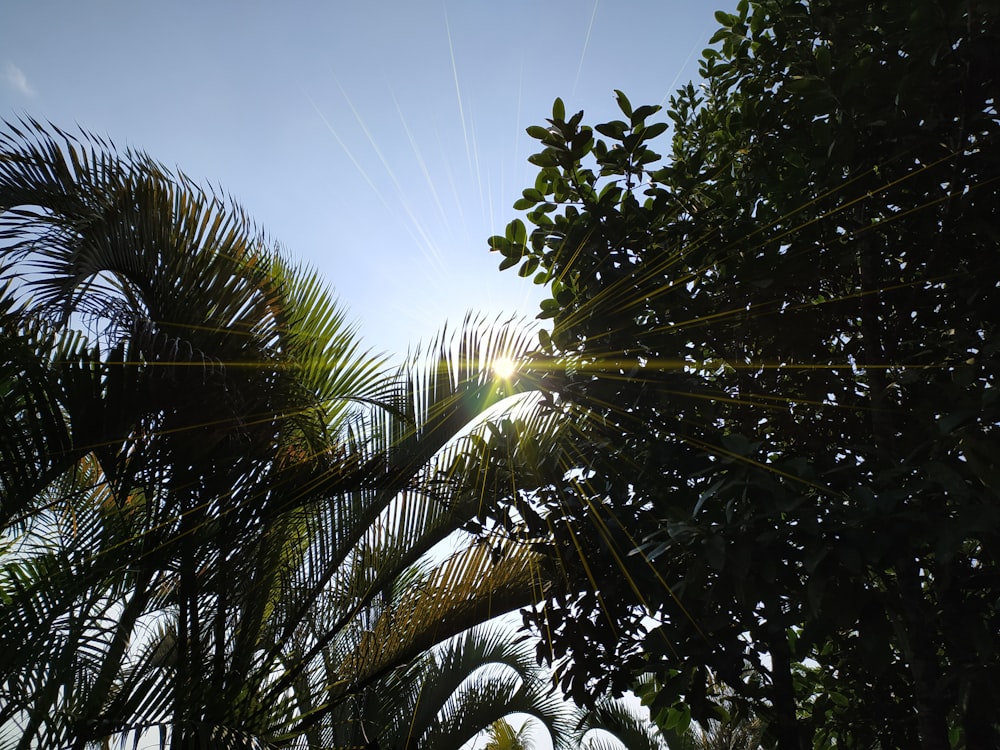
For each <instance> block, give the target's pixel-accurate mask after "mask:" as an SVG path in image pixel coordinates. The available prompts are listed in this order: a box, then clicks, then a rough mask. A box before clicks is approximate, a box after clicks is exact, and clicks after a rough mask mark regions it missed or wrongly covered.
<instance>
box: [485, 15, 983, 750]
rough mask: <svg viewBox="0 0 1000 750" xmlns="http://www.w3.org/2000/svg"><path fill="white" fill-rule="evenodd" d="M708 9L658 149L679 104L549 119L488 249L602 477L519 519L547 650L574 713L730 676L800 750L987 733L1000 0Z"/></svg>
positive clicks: (542, 501)
mask: <svg viewBox="0 0 1000 750" xmlns="http://www.w3.org/2000/svg"><path fill="white" fill-rule="evenodd" d="M717 18H718V19H719V20H720V22H721V23H722V28H721V29H720V30H719V31H718V32H717V33H716V35H715V36H714V37H713V39H712V42H713V44H715V45H716V46H715V47H713V48H711V49H708V50H706V51H705V53H704V59H703V62H702V74H703V77H704V79H705V82H704V85H703V86H702V87H701V88H696V87H695V86H693V85H688V86H686V87H684V88H682V89H681V90H680V91H678V92H677V94H676V96H675V97H673V98H672V99H671V102H670V107H669V109H668V111H667V112H666V115H667V117H668V118H669V121H670V125H671V130H672V141H671V142H670V143H668V144H664V146H665V148H664V150H666V151H668V152H669V156H668V158H667V159H665V160H661V157H660V155H659V154H657V153H655V152H654V151H653V150H652V149H653V146H654V145H655V143H654V142H653V141H654V139H655V138H657V136H661V135H662V134H663V133H664V131H665V130H666V127H665V125H664V124H662V123H658V122H650V121H649V120H650V118H651V117H653V116H654V115H655V114H656V112H657V108H656V107H633V106H632V104H631V103H630V102H629V101H628V100H627V98H626V97H625V95H624V94H622V93H621V92H618V93H617V97H618V103H619V107H620V109H621V112H622V119H620V120H615V121H613V122H609V123H604V124H601V125H597V126H596V127H594V128H590V127H588V126H585V125H583V124H582V122H583V115H582V113H577V114H575V115H573V116H571V117H569V118H566V116H565V114H564V111H563V110H564V107H563V104H562V103H561V102H558V101H557V102H556V106H555V107H554V110H553V116H552V118H551V119H550V120H549V121H548V125H547V126H546V127H544V128H531V129H529V134H530V135H532V136H533V137H534V138H536V139H537V140H539V141H540V143H541V146H542V150H541V151H540V152H539V153H537V154H535V155H534V156H532V157H531V158H530V161H531V162H532V163H533V164H535V165H537V166H539V167H540V171H539V174H538V178H537V179H536V181H535V184H534V185H533V187H531V188H529V189H528V190H525V191H524V194H523V198H522V199H521V200H519V201H518V202H517V204H515V207H516V208H519V209H524V210H527V214H526V218H527V220H528V222H529V223H530V225H531V227H532V228H531V229H530V230H529V229H528V228H526V226H525V225H524V223H523V222H521V221H520V220H514V221H513V222H511V224H510V225H509V226H508V228H507V232H506V234H505V236H503V237H494V238H492V239H491V240H490V245H491V247H492V248H493V249H495V250H498V251H499V252H500V253H501V254H502V255H503V256H504V260H503V262H502V263H501V267H502V268H505V267H515V266H516V267H518V270H519V273H520V274H521V275H524V276H533V277H534V280H535V281H536V283H541V284H547V285H548V286H549V288H550V290H551V298H550V299H548V300H546V301H544V302H543V303H542V311H541V315H540V317H541V318H543V319H549V320H551V321H552V330H551V333H545V334H543V335H542V337H541V341H540V344H541V347H540V353H539V355H538V357H537V359H536V362H535V372H536V374H537V377H538V383H539V385H540V387H541V388H542V389H543V390H545V391H546V392H547V393H548V398H549V402H550V404H551V405H552V406H554V407H555V408H559V409H562V410H564V411H566V412H567V413H572V414H573V419H574V421H575V430H576V434H575V440H574V442H573V445H572V446H571V447H569V448H567V449H566V450H567V451H568V453H567V455H565V456H563V462H564V464H563V465H564V466H578V467H585V468H582V470H581V471H578V472H569V473H563V474H561V475H560V474H559V473H556V474H555V475H554V476H555V478H554V479H553V480H552V481H551V482H549V483H547V484H544V486H542V487H541V489H540V490H539V491H538V492H536V493H535V494H534V500H533V502H532V503H521V504H520V506H519V511H520V513H521V514H522V515H523V516H524V517H525V518H526V520H527V523H528V524H529V525H532V526H534V527H535V528H536V529H537V530H538V531H539V533H540V532H541V531H543V530H548V531H550V532H551V533H552V534H553V535H554V538H555V544H556V551H557V553H558V554H559V555H561V556H562V559H563V562H564V564H565V568H566V569H567V571H568V575H569V576H570V579H569V580H567V582H566V586H565V588H564V589H563V590H562V591H561V592H555V593H554V594H553V596H551V597H550V598H549V600H548V601H547V603H546V605H545V606H544V607H543V608H540V609H539V610H538V611H537V612H536V613H534V614H533V615H531V616H530V617H529V619H530V620H532V621H533V622H534V623H535V624H536V625H537V626H538V628H539V629H540V632H541V633H542V634H543V635H544V636H545V638H546V644H545V646H544V647H543V648H542V649H541V653H544V654H545V655H547V657H548V658H553V659H555V660H556V661H557V662H560V663H563V666H564V669H563V672H562V679H563V686H564V688H565V689H566V691H567V692H568V693H569V694H570V695H572V696H574V697H576V698H578V699H586V698H587V696H588V695H593V694H597V693H600V692H602V691H604V690H606V689H609V688H610V689H612V690H619V689H622V688H624V687H626V686H627V685H628V684H629V683H630V682H631V680H633V679H634V677H635V676H636V675H637V674H640V673H642V672H646V671H651V672H653V673H654V674H655V675H656V677H657V679H658V687H657V688H656V689H653V690H651V691H649V698H650V700H651V701H652V703H653V707H654V709H655V711H656V712H658V713H659V715H660V718H661V720H662V721H663V722H664V723H672V724H677V723H678V722H679V723H683V722H684V721H685V720H686V716H687V712H688V711H690V712H691V715H693V716H694V717H695V718H702V717H707V716H710V715H712V713H713V712H717V711H718V708H716V707H713V702H712V701H711V700H710V698H711V695H710V693H711V689H710V688H709V685H711V684H713V683H719V684H724V685H727V686H728V687H729V688H730V689H731V690H733V691H735V692H736V694H737V695H738V696H739V697H740V699H742V700H743V701H744V703H745V705H746V706H752V707H754V709H755V710H757V711H759V712H760V714H761V716H763V717H764V718H766V719H768V721H769V727H768V732H769V735H768V736H769V737H770V741H772V742H775V743H776V744H777V745H778V746H779V747H781V748H787V749H790V748H800V747H806V746H812V745H813V744H815V745H817V746H823V745H824V743H825V742H827V741H828V740H830V739H835V740H836V742H837V744H838V746H842V747H874V746H880V747H916V746H920V747H923V748H946V747H949V746H951V747H970V748H973V747H987V746H996V744H997V743H998V742H1000V734H998V726H997V724H996V720H995V706H996V705H997V704H998V703H1000V690H998V688H997V686H998V685H1000V638H998V635H997V634H998V632H1000V611H998V606H1000V605H998V602H1000V565H998V563H1000V560H998V559H997V554H998V549H1000V547H998V545H1000V503H998V492H1000V467H998V465H997V456H998V455H1000V436H998V429H1000V399H998V396H997V394H998V391H997V385H998V384H997V377H998V374H1000V370H998V366H1000V362H998V356H997V354H998V352H997V322H998V319H1000V312H998V311H1000V284H998V279H1000V247H998V244H1000V243H998V240H1000V229H998V227H1000V216H998V211H1000V208H998V207H1000V135H998V133H1000V117H998V114H997V97H998V94H1000V18H998V11H997V9H996V7H995V5H994V4H992V3H987V2H932V1H931V0H916V1H915V2H911V3H906V4H902V5H901V4H899V3H895V2H888V1H887V0H883V1H881V2H862V1H861V0H847V1H840V2H824V1H821V0H816V1H815V2H808V3H807V2H792V1H791V0H761V1H760V2H751V3H748V2H746V0H744V2H741V3H740V5H739V7H738V9H737V11H736V13H733V14H729V13H720V14H718V16H717ZM580 592H583V593H580ZM646 614H652V616H653V617H654V619H655V620H656V621H658V622H659V625H656V626H653V625H652V622H651V621H650V620H648V619H644V616H645V615H646ZM567 659H568V660H567ZM803 664H809V665H811V666H810V668H808V669H807V668H806V667H804V666H803Z"/></svg>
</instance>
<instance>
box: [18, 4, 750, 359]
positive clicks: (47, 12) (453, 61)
mask: <svg viewBox="0 0 1000 750" xmlns="http://www.w3.org/2000/svg"><path fill="white" fill-rule="evenodd" d="M728 6H735V0H732V2H726V1H725V0H716V2H711V0H536V1H535V2H528V1H527V0H507V1H506V2H492V3H488V2H484V1H481V0H461V1H460V0H410V1H408V2H407V1H405V0H351V2H341V1H340V0H327V1H325V2H320V1H319V0H314V1H312V2H305V1H302V2H292V1H289V2H278V1H277V0H273V1H272V2H256V1H249V2H236V1H235V0H199V1H198V2H194V1H192V0H172V1H170V2H153V1H152V0H61V1H57V0H30V1H29V0H10V1H9V2H5V3H3V7H2V9H0V115H2V116H3V117H4V118H6V119H11V118H17V117H20V116H23V115H28V116H32V117H35V118H36V119H39V120H42V121H46V120H48V121H51V122H52V123H54V124H56V125H58V126H60V127H63V128H67V129H71V128H73V127H74V126H75V125H79V126H80V127H82V128H84V129H86V130H89V131H92V132H94V133H97V134H100V135H102V136H107V137H110V138H111V139H112V140H113V141H114V142H115V143H116V144H117V145H118V146H119V147H120V148H124V147H126V146H132V147H135V148H138V149H141V150H145V151H147V152H148V153H150V155H152V156H153V157H155V158H156V159H158V160H160V161H161V162H163V163H165V164H167V165H169V166H176V167H178V168H179V169H181V170H183V171H184V172H186V173H187V174H188V175H190V176H191V177H193V178H195V179H196V180H197V181H199V182H202V183H211V184H212V185H217V186H221V188H222V189H223V190H224V191H225V192H227V193H229V194H231V195H232V196H233V197H234V198H236V199H237V200H238V201H239V202H240V203H241V204H242V205H243V206H244V207H245V208H246V209H247V210H248V212H249V213H250V215H251V216H252V217H253V218H254V219H255V220H256V221H257V223H258V224H259V225H260V226H262V227H263V228H264V229H265V230H266V231H267V232H268V233H269V234H270V236H271V237H273V238H274V239H276V240H277V241H279V242H280V243H281V244H282V245H283V246H285V248H286V250H287V252H288V253H289V254H290V255H291V257H293V258H294V259H296V260H300V261H301V262H303V263H306V264H310V265H313V266H315V267H317V268H318V269H319V270H320V272H321V273H322V274H323V276H324V277H325V278H326V279H328V280H329V282H330V283H331V285H332V286H333V287H334V289H335V292H336V294H337V296H338V298H339V299H340V300H341V302H342V303H343V304H344V306H345V307H346V308H347V309H348V311H349V313H350V316H351V317H352V318H353V319H354V320H356V321H357V323H358V325H359V328H360V331H361V334H362V336H363V338H364V340H365V342H366V343H367V345H368V346H370V347H371V348H373V349H375V350H378V351H385V352H390V353H396V354H400V355H401V354H403V353H405V351H406V349H407V347H408V346H410V345H412V344H415V343H417V342H418V341H419V340H426V339H428V338H430V337H431V336H432V335H433V334H434V333H435V332H436V331H437V330H438V329H439V328H440V327H441V325H442V324H444V323H445V321H450V322H451V323H452V324H457V323H458V322H459V321H460V320H461V318H462V317H463V315H464V313H465V312H466V311H467V310H477V311H482V312H484V313H486V314H487V315H489V316H491V317H492V316H495V315H499V314H501V313H511V314H517V313H520V314H523V315H525V316H527V317H529V318H530V317H533V316H534V315H535V313H536V312H537V303H538V301H539V300H540V299H541V297H542V291H541V290H540V289H539V288H537V287H534V286H533V285H532V284H531V282H530V281H529V280H525V279H521V278H519V277H518V276H517V275H516V273H515V272H514V271H506V272H504V273H500V272H499V271H497V270H496V269H497V264H498V263H499V260H500V259H499V257H498V256H496V255H495V254H492V255H491V254H490V253H489V251H488V248H487V244H486V240H487V238H488V237H489V236H490V235H492V234H499V233H502V231H503V227H504V226H505V224H506V223H507V222H508V221H509V220H510V219H512V218H514V217H515V216H516V215H517V213H516V212H515V211H514V210H513V209H512V208H511V207H510V206H511V204H512V203H513V201H514V200H516V199H517V198H519V197H520V193H521V190H522V189H523V188H525V187H528V186H529V185H530V184H532V183H533V181H534V168H533V167H532V166H531V165H530V164H528V163H527V157H528V156H529V155H530V154H531V153H533V151H534V148H533V144H534V143H535V142H534V141H532V140H531V139H530V138H528V136H527V135H526V134H525V133H524V129H525V128H526V127H527V126H528V125H534V124H543V123H544V118H545V117H546V116H547V115H548V114H549V113H550V112H551V104H552V100H553V99H554V98H555V97H557V96H559V97H562V98H563V100H564V101H565V102H566V107H567V110H568V111H569V112H575V111H577V110H580V109H583V110H585V111H586V116H585V117H586V119H585V122H589V123H591V124H593V123H595V122H603V121H605V120H607V119H611V118H613V117H614V116H615V112H616V109H615V105H614V96H613V90H614V89H616V88H618V89H622V90H623V91H624V92H625V93H626V94H627V95H628V96H629V98H630V99H631V101H632V103H633V105H638V104H658V103H661V102H663V101H664V100H665V99H666V98H667V97H668V95H669V94H671V93H672V92H673V91H674V90H675V89H676V88H677V87H678V86H680V85H682V84H684V83H686V82H687V81H689V80H692V79H694V78H696V77H697V60H698V57H699V56H700V52H701V50H702V49H703V48H704V47H705V46H707V41H708V39H709V38H710V36H711V35H712V33H713V32H714V30H715V28H716V23H715V21H714V19H713V12H714V11H715V10H717V9H720V8H723V9H726V10H731V8H729V7H728Z"/></svg>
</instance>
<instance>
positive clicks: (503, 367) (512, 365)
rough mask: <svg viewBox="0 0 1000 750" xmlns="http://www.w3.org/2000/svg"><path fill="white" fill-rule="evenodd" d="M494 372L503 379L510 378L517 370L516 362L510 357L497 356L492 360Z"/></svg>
mask: <svg viewBox="0 0 1000 750" xmlns="http://www.w3.org/2000/svg"><path fill="white" fill-rule="evenodd" d="M493 372H494V374H495V375H496V376H497V377H498V378H501V379H503V380H510V379H511V378H512V377H514V374H515V373H516V372H517V362H515V361H514V360H513V359H511V358H510V357H497V358H496V360H494V362H493Z"/></svg>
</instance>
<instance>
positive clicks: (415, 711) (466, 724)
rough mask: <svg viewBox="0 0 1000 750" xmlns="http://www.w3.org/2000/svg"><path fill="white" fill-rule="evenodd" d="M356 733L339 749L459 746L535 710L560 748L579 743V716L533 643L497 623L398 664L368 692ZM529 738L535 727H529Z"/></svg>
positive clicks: (354, 727) (447, 749)
mask: <svg viewBox="0 0 1000 750" xmlns="http://www.w3.org/2000/svg"><path fill="white" fill-rule="evenodd" d="M360 700H363V701H364V711H363V712H361V713H360V714H358V715H357V716H356V721H355V722H354V723H353V724H352V725H350V728H351V730H352V731H353V732H354V735H353V736H352V737H345V738H344V739H343V740H342V741H341V742H339V743H335V745H336V746H348V745H351V744H354V745H364V744H365V743H376V744H377V745H378V746H379V747H383V748H387V747H397V748H432V749H436V750H458V749H459V748H461V747H463V746H465V745H466V744H467V743H468V742H469V741H470V740H472V739H473V738H474V737H476V736H477V735H479V734H480V733H481V732H482V731H483V730H487V729H489V728H495V727H496V726H497V725H498V722H500V723H503V720H504V717H506V716H508V715H510V714H512V713H522V714H526V715H530V716H532V717H534V718H535V720H536V721H537V722H538V723H540V724H541V725H542V727H544V728H545V729H546V730H547V731H548V733H549V736H550V737H551V738H552V741H553V745H554V747H556V748H564V747H571V746H572V745H571V744H570V739H571V721H570V719H571V716H570V713H569V711H568V710H567V707H566V706H565V704H564V703H563V702H562V701H561V700H560V699H559V697H558V696H556V695H554V694H553V692H552V689H551V686H550V683H549V680H548V679H547V675H546V673H545V671H544V670H542V669H541V668H540V667H539V666H538V665H537V663H536V662H535V658H534V650H533V648H531V646H530V644H528V643H526V642H524V641H520V640H517V639H516V638H515V637H514V634H513V633H512V632H510V630H509V629H508V628H507V627H504V626H502V625H499V624H495V623H491V624H489V625H485V626H480V627H477V628H474V629H472V630H470V631H467V632H465V633H463V634H461V635H459V636H457V637H455V638H453V639H451V640H449V641H447V642H446V643H445V644H442V646H441V647H439V648H436V649H434V650H432V651H429V652H427V653H426V654H424V655H423V656H421V657H420V658H419V659H417V660H416V661H414V662H413V663H411V664H410V665H408V666H407V667H405V668H401V669H397V670H395V671H394V672H393V673H391V674H390V675H388V676H387V678H386V679H384V680H381V681H380V682H379V683H378V684H377V685H375V686H373V689H371V690H369V691H367V692H366V694H365V695H364V696H362V697H360ZM524 734H525V736H526V735H527V731H525V733H524Z"/></svg>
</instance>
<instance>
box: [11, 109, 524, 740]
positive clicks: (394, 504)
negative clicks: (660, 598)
mask: <svg viewBox="0 0 1000 750" xmlns="http://www.w3.org/2000/svg"><path fill="white" fill-rule="evenodd" d="M8 128H9V131H10V132H9V133H7V134H4V135H0V273H2V274H3V279H4V285H3V287H2V290H0V292H2V293H0V321H2V329H0V337H2V342H0V343H2V344H3V345H4V352H5V358H4V360H3V361H2V362H0V389H2V390H0V420H2V422H0V429H2V434H0V524H2V527H0V528H2V529H3V530H4V532H3V533H4V536H3V537H2V540H3V543H4V546H3V547H2V548H0V549H2V558H0V563H2V567H0V696H2V700H0V734H4V735H9V734H11V732H17V733H19V735H20V737H19V740H18V742H17V744H16V746H17V747H29V746H35V745H36V744H37V745H40V746H41V745H44V746H52V747H76V748H83V747H85V746H87V744H88V743H92V742H107V741H109V740H114V739H118V740H121V741H125V740H126V739H127V738H130V737H134V738H136V741H137V740H138V738H139V737H140V736H141V735H145V736H147V737H149V736H153V737H158V738H159V742H160V745H161V746H164V747H165V746H167V745H170V746H171V747H174V748H189V747H190V748H194V747H205V746H209V745H211V746H212V747H234V748H235V747H257V746H262V745H273V746H284V745H289V744H292V743H294V742H296V741H297V740H298V739H299V738H305V739H306V740H307V741H309V742H314V741H321V742H327V741H328V740H329V739H331V738H332V736H333V734H335V733H336V731H337V727H336V724H335V722H336V721H339V720H341V719H342V718H343V717H344V716H345V711H347V712H348V714H349V713H350V711H351V710H353V709H352V708H351V707H356V706H357V705H358V701H359V700H361V699H362V697H363V696H365V695H370V693H371V691H372V690H373V689H375V686H377V685H384V684H386V683H385V681H386V680H387V679H389V678H390V676H396V677H397V678H398V675H399V672H398V670H399V669H400V668H401V667H402V666H404V665H406V664H408V663H409V662H411V661H412V660H413V659H415V658H418V657H419V656H420V655H421V654H422V653H424V652H426V651H427V649H429V648H430V647H432V646H434V645H435V644H438V643H441V642H443V641H444V640H446V639H447V638H449V637H451V636H453V635H455V634H457V633H460V632H462V631H464V630H466V629H468V628H469V627H471V626H473V625H475V624H477V623H479V622H482V621H484V620H486V619H488V618H489V617H491V616H493V615H495V614H499V613H501V612H504V611H508V610H510V609H512V608H514V607H516V606H518V605H520V604H524V603H527V602H528V601H530V599H531V598H532V596H533V592H534V591H536V590H537V588H538V585H539V582H540V578H541V576H542V573H541V572H540V569H539V559H538V557H537V556H536V554H535V553H533V552H531V551H530V550H529V549H527V548H525V547H517V546H516V545H515V546H512V547H510V548H509V549H508V550H506V553H505V554H503V555H497V554H495V553H496V550H494V549H491V548H490V547H488V546H486V545H471V546H464V547H459V548H457V549H456V550H455V551H453V552H452V553H451V554H449V555H447V556H445V557H443V558H442V557H441V556H440V555H438V556H436V557H431V558H429V557H428V555H429V554H430V553H431V552H432V550H433V549H434V548H435V546H436V545H438V544H440V543H441V542H442V540H445V539H446V538H447V537H449V535H451V534H452V533H453V532H454V531H455V530H456V529H458V528H460V527H461V526H462V525H463V524H464V523H466V522H467V521H468V520H469V519H470V518H472V517H474V516H476V515H477V513H478V512H479V511H480V509H481V507H482V506H483V504H484V496H483V493H484V492H489V491H490V488H491V485H489V484H488V483H487V484H481V483H479V484H477V482H476V481H474V480H475V479H476V476H477V474H485V471H484V466H486V465H487V462H488V461H489V460H490V459H489V456H490V455H491V452H492V451H493V450H494V446H493V445H492V444H491V443H490V441H489V439H488V437H489V433H488V432H486V433H483V434H477V433H476V432H475V431H473V432H471V433H468V434H467V435H466V436H465V437H464V438H457V437H456V436H459V435H461V434H462V433H463V432H465V431H467V428H468V425H469V423H470V421H471V420H473V419H474V418H475V417H476V416H477V415H478V414H481V413H482V412H483V411H484V410H485V409H487V408H489V407H490V406H491V405H492V404H493V403H494V402H495V401H496V400H497V398H498V397H500V396H502V395H503V390H502V387H501V386H502V384H501V383H499V382H498V381H496V380H495V379H494V378H493V377H492V375H491V374H490V371H489V367H488V366H489V363H490V361H491V359H492V358H494V357H495V356H497V355H499V354H501V353H505V354H509V353H513V354H517V353H518V352H519V351H523V350H524V348H525V347H526V338H525V335H524V334H523V333H519V332H516V331H514V330H513V329H510V328H503V327H499V328H495V329H492V330H489V331H484V330H483V328H482V326H480V325H478V324H477V323H476V322H475V321H467V324H466V325H465V326H464V327H463V328H462V329H461V330H460V331H459V333H458V335H457V336H455V337H452V336H447V335H442V337H441V339H440V340H439V341H438V342H437V345H436V346H435V347H432V349H431V355H430V356H429V357H426V358H423V359H422V358H420V357H415V358H413V359H412V360H411V361H409V362H407V363H406V364H405V365H404V366H403V367H402V368H400V369H399V370H398V371H395V372H393V371H389V370H387V369H386V367H385V364H384V362H383V361H382V360H381V359H379V358H376V357H372V356H370V355H368V354H366V353H365V352H363V351H362V350H361V348H360V346H359V343H358V341H357V338H356V336H355V333H354V331H353V330H352V329H351V328H350V327H349V326H348V325H346V323H345V317H344V314H343V312H342V311H341V310H340V309H339V308H338V307H337V305H336V304H335V303H334V302H333V300H332V297H331V296H330V294H329V291H328V290H327V289H326V287H325V286H324V285H323V284H322V282H321V281H320V280H319V278H318V277H317V276H316V274H315V273H313V272H311V271H309V270H307V269H302V268H297V267H294V266H292V265H290V264H289V263H288V262H287V260H285V258H284V257H283V256H282V254H281V253H280V252H278V251H277V250H275V249H274V248H273V247H272V246H271V245H270V244H269V243H268V242H267V240H266V238H265V237H264V236H263V235H262V234H261V233H260V232H258V231H257V230H256V229H255V228H254V227H253V225H252V224H251V223H250V221H249V220H248V219H247V218H246V216H245V215H244V214H243V213H242V211H241V210H240V209H239V208H238V207H237V206H235V205H233V204H232V203H231V202H230V201H228V200H227V199H225V198H224V197H222V196H220V195H218V194H216V193H214V192H206V191H205V190H204V189H202V188H199V187H198V186H196V185H195V184H194V183H192V182H191V181H190V180H189V179H188V178H186V177H184V176H183V175H180V174H175V173H172V172H170V171H169V170H166V169H165V168H163V167H162V166H160V165H158V164H156V163H155V162H153V161H152V160H151V159H149V158H148V157H147V156H145V155H143V154H141V153H137V152H134V151H126V152H125V153H124V154H119V153H118V152H116V151H115V149H114V147H113V144H109V143H107V142H105V141H102V140H101V139H97V138H94V137H92V136H86V135H83V136H73V135H70V134H67V133H64V132H62V131H59V130H58V129H55V128H46V127H44V126H42V125H39V124H38V123H35V122H33V121H27V122H22V123H20V124H19V125H17V126H12V125H8Z"/></svg>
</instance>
